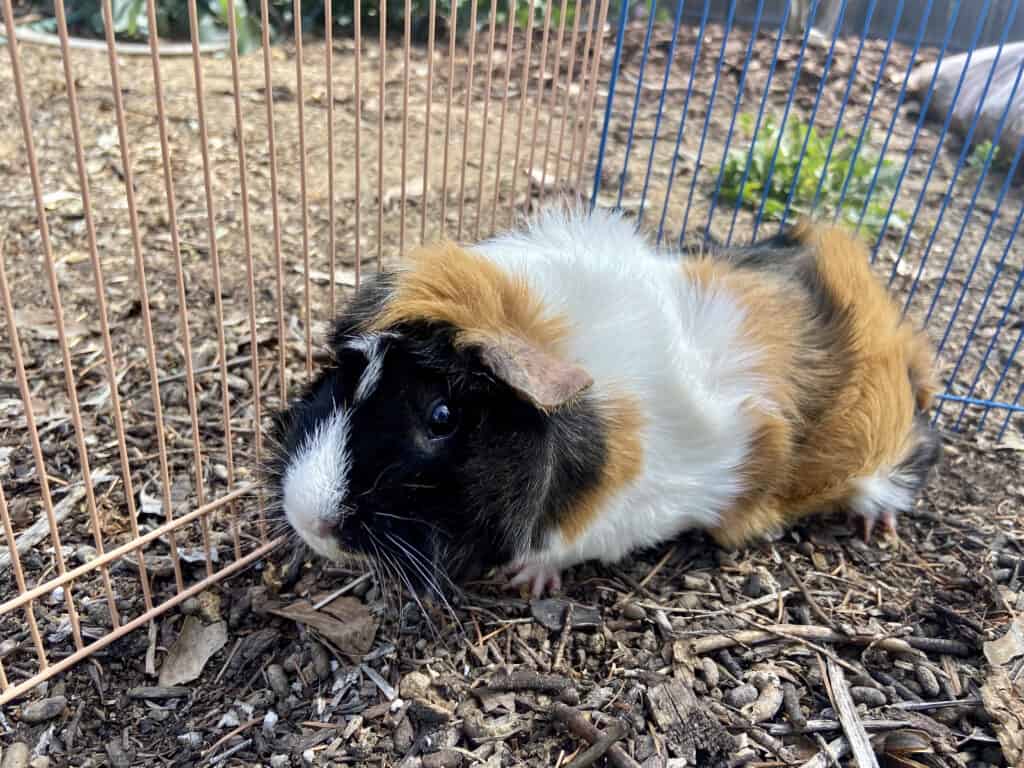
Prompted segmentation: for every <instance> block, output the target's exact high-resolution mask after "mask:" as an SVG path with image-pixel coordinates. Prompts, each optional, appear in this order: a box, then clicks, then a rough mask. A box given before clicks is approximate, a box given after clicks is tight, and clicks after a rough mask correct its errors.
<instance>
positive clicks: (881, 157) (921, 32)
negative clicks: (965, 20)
mask: <svg viewBox="0 0 1024 768" xmlns="http://www.w3.org/2000/svg"><path fill="white" fill-rule="evenodd" d="M933 3H934V0H928V6H927V7H926V8H925V12H924V13H923V14H922V16H921V24H920V26H919V27H918V29H917V36H916V37H915V38H914V49H913V50H912V51H911V53H910V59H909V61H908V62H907V69H906V72H904V73H903V82H902V84H901V85H900V93H899V96H897V97H896V107H895V109H893V111H892V117H891V118H890V119H889V128H888V129H887V130H886V132H885V139H884V140H883V141H882V148H881V149H880V150H879V151H878V162H877V163H876V164H875V170H874V173H872V175H871V181H870V182H869V183H868V189H867V192H866V193H865V196H864V203H863V204H862V205H861V209H860V214H859V215H858V216H857V227H856V229H855V230H854V232H855V234H857V235H859V234H860V230H861V227H862V226H863V224H864V217H865V216H866V215H867V212H868V207H869V206H870V204H871V199H872V198H873V197H874V193H875V186H876V185H877V184H878V176H879V174H880V173H881V171H882V167H883V164H884V163H885V155H886V152H887V151H888V149H889V142H891V141H892V136H893V131H894V130H895V129H896V122H897V120H898V119H899V117H900V109H901V108H902V107H903V103H904V100H905V99H906V96H907V86H908V84H909V83H910V77H911V75H912V74H913V72H914V67H915V66H916V65H917V54H918V51H919V50H920V49H921V43H922V42H923V41H924V36H925V32H926V31H927V28H928V21H929V19H930V18H931V13H932V5H933ZM959 11H960V0H956V2H955V4H954V7H953V13H952V14H951V16H952V19H953V20H952V21H951V22H950V23H949V25H948V26H947V28H946V35H945V37H944V38H943V41H942V47H941V48H940V50H939V61H940V62H941V60H942V56H943V55H944V54H945V51H946V46H947V45H948V44H949V38H950V36H951V35H952V34H953V25H954V24H955V23H956V18H957V14H958V13H959ZM937 74H938V65H936V69H935V75H937ZM932 83H934V77H933V79H932ZM930 95H931V90H930V89H929V96H930ZM872 98H874V95H873V94H872ZM927 111H928V106H927V104H925V105H923V106H922V107H921V117H922V118H923V117H924V115H925V114H926V113H927ZM915 138H916V133H915ZM908 157H909V153H908ZM905 170H906V167H904V171H905ZM901 178H902V176H901ZM896 186H897V189H898V188H899V183H897V185H896ZM886 223H888V216H887V217H886ZM876 255H877V248H873V249H872V251H871V260H872V262H873V261H874V260H875V258H876Z"/></svg>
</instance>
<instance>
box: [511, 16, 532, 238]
mask: <svg viewBox="0 0 1024 768" xmlns="http://www.w3.org/2000/svg"><path fill="white" fill-rule="evenodd" d="M536 2H537V0H527V16H526V19H527V21H526V51H525V52H524V53H523V59H522V73H521V74H520V76H519V110H518V113H517V115H516V146H515V149H514V150H513V152H512V190H511V192H510V193H509V203H508V223H509V224H510V225H511V224H512V222H513V221H515V215H516V184H517V182H518V181H519V150H520V148H521V146H522V142H523V120H524V118H525V116H526V101H527V93H528V86H529V83H530V53H531V50H532V48H533V12H534V5H535V3H536ZM526 194H527V198H529V194H530V187H529V182H527V187H526Z"/></svg>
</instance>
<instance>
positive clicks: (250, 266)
mask: <svg viewBox="0 0 1024 768" xmlns="http://www.w3.org/2000/svg"><path fill="white" fill-rule="evenodd" d="M329 6H330V3H327V7H329ZM326 13H327V14H328V19H330V10H329V9H328V10H327V11H326ZM328 26H329V22H328ZM329 34H330V33H328V35H329ZM228 36H229V40H230V44H231V85H232V90H233V91H234V99H233V101H234V107H235V141H236V142H237V145H238V186H239V192H240V196H241V204H242V253H243V255H244V256H245V278H246V285H245V287H246V294H247V298H248V305H249V307H248V309H249V346H250V349H251V351H252V354H251V358H252V360H251V363H250V365H251V367H250V373H251V375H252V389H253V395H252V403H253V416H252V431H253V447H254V449H255V459H256V466H257V467H262V466H263V413H262V409H263V405H262V403H263V398H262V396H261V392H260V390H261V388H262V384H261V382H260V346H259V344H260V341H259V327H258V325H257V322H256V265H255V264H254V263H253V254H252V225H251V222H250V220H249V169H248V165H247V161H246V157H245V127H244V125H243V123H242V84H241V78H240V76H239V71H238V69H239V62H238V29H237V22H236V20H235V0H228ZM327 50H328V51H330V50H331V46H330V44H328V46H327ZM328 62H330V53H328ZM328 83H330V63H328ZM328 91H330V86H328ZM332 104H333V98H328V114H331V105H332ZM331 122H333V121H331ZM328 134H329V136H331V139H330V144H329V148H328V155H329V156H330V157H333V154H332V153H333V145H334V141H333V132H332V131H330V130H329V131H328ZM333 170H334V169H333V163H331V169H330V177H331V180H330V182H329V186H330V189H331V193H330V194H331V213H330V219H331V224H330V235H329V236H330V243H331V245H330V251H331V278H332V279H331V280H330V285H331V313H332V314H333V313H334V279H333V277H334V176H333ZM231 490H232V489H231V488H229V489H228V492H229V493H230V492H231ZM256 505H257V506H256V515H257V518H256V520H257V526H258V530H259V536H260V541H261V542H264V543H266V541H267V518H266V507H265V499H264V493H263V490H262V489H260V492H259V494H258V496H257V498H256ZM229 511H230V512H232V513H235V512H236V511H235V510H234V509H233V508H232V509H230V510H229ZM235 516H236V515H235V514H233V518H234V517H235ZM233 524H235V525H237V522H235V523H233ZM133 534H134V535H135V536H136V537H137V536H138V535H139V534H138V531H137V530H136V531H133ZM238 547H239V544H238V539H237V537H236V538H235V557H236V558H237V557H240V556H241V551H240V550H239V548H238ZM139 557H140V559H141V557H142V553H141V552H139ZM149 607H150V606H148V605H147V608H149Z"/></svg>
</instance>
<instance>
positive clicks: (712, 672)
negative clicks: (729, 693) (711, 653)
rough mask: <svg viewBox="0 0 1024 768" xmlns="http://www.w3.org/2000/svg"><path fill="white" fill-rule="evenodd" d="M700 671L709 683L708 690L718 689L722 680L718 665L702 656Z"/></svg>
mask: <svg viewBox="0 0 1024 768" xmlns="http://www.w3.org/2000/svg"><path fill="white" fill-rule="evenodd" d="M700 670H701V672H703V673H704V680H705V682H707V684H708V688H717V687H718V681H719V678H720V674H719V672H718V665H717V664H715V662H714V661H713V660H712V659H709V658H708V657H707V656H702V657H701V660H700Z"/></svg>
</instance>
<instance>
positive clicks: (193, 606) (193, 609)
mask: <svg viewBox="0 0 1024 768" xmlns="http://www.w3.org/2000/svg"><path fill="white" fill-rule="evenodd" d="M181 612H182V613H184V614H185V615H186V616H195V615H196V614H197V613H199V601H198V600H196V599H195V598H194V597H190V598H188V599H187V600H185V601H184V602H183V603H182V604H181Z"/></svg>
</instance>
